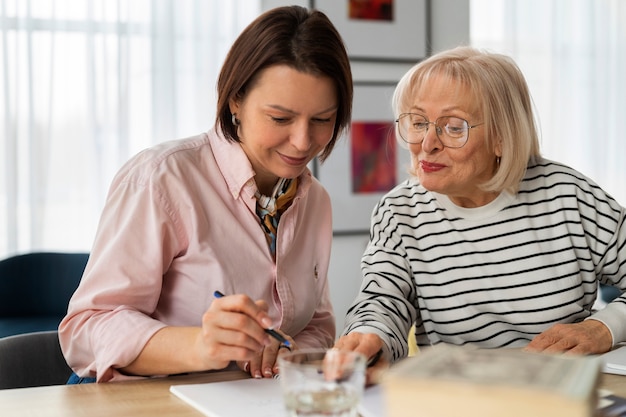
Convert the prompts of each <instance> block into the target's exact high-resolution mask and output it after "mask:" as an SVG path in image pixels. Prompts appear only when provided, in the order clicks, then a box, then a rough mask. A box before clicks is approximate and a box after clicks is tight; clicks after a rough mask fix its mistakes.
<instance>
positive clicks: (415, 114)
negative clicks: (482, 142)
mask: <svg viewBox="0 0 626 417" xmlns="http://www.w3.org/2000/svg"><path fill="white" fill-rule="evenodd" d="M410 115H413V116H419V117H423V118H424V120H425V121H426V124H427V125H428V126H427V127H426V131H425V132H424V137H423V138H422V140H421V141H420V142H409V141H408V140H406V139H405V138H404V136H402V129H401V128H400V119H402V118H403V117H406V116H410ZM446 117H447V118H450V117H454V118H456V119H459V120H463V121H464V122H465V124H466V125H467V138H465V142H463V144H462V145H461V146H448V145H446V144H445V143H443V140H441V137H440V136H439V132H440V131H442V132H443V128H442V127H440V126H439V125H437V122H438V121H439V120H440V119H444V118H446ZM395 122H396V123H397V126H398V133H399V134H400V137H401V138H402V140H403V141H404V142H405V143H408V144H410V145H419V144H421V143H423V142H424V139H426V135H427V134H428V129H429V128H430V125H433V126H435V135H436V136H437V139H439V142H441V145H442V146H443V147H444V148H450V149H461V148H462V147H464V146H465V145H466V144H467V142H468V141H469V132H470V129H473V128H475V127H478V126H481V125H484V124H485V122H481V123H476V124H475V125H470V123H469V122H468V121H467V120H465V119H464V118H462V117H458V116H447V115H444V116H439V117H437V118H436V119H435V121H434V122H431V121H430V120H428V117H426V116H424V115H423V114H420V113H411V112H409V113H400V115H398V118H397V119H396V120H395Z"/></svg>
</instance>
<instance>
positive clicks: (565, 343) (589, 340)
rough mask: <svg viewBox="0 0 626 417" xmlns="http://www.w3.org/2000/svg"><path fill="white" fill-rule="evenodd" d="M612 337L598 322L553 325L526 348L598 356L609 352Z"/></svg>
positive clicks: (536, 350) (587, 321) (611, 345)
mask: <svg viewBox="0 0 626 417" xmlns="http://www.w3.org/2000/svg"><path fill="white" fill-rule="evenodd" d="M612 347H613V337H612V336H611V332H610V331H609V329H608V328H607V327H606V326H605V325H604V324H603V323H602V322H600V321H598V320H593V319H591V320H585V321H582V322H580V323H574V324H555V325H554V326H552V327H550V328H549V329H548V330H546V331H545V332H543V333H541V334H539V335H538V336H536V337H535V338H534V339H533V340H532V341H531V342H530V343H529V344H528V346H526V348H525V350H527V351H529V352H545V353H561V352H563V353H572V354H581V355H589V354H600V353H605V352H608V351H609V350H611V348H612Z"/></svg>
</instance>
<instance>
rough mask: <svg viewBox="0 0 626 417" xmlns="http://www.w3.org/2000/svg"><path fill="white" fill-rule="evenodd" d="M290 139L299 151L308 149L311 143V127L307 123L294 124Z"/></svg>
mask: <svg viewBox="0 0 626 417" xmlns="http://www.w3.org/2000/svg"><path fill="white" fill-rule="evenodd" d="M290 141H291V143H292V144H293V146H295V147H296V149H298V150H299V151H308V150H309V149H310V148H311V144H312V139H311V129H310V127H309V125H308V123H307V124H298V125H296V126H294V130H293V131H292V132H291V138H290Z"/></svg>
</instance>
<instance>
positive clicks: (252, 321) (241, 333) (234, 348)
mask: <svg viewBox="0 0 626 417" xmlns="http://www.w3.org/2000/svg"><path fill="white" fill-rule="evenodd" d="M267 311H268V306H267V303H265V301H253V300H252V299H251V298H250V297H248V296H246V295H242V294H237V295H231V296H227V297H223V298H219V299H215V300H214V301H213V302H212V303H211V305H210V307H209V309H208V310H207V311H206V312H205V313H204V315H203V316H202V331H201V333H200V337H199V340H198V348H199V349H198V352H199V355H200V360H201V361H202V362H204V363H205V365H207V369H221V368H224V367H226V366H228V364H229V363H230V361H237V362H246V361H250V360H252V359H254V358H255V357H256V356H257V355H258V354H259V352H262V351H263V350H264V348H265V347H266V346H269V345H272V343H273V342H272V340H273V339H272V338H271V337H270V336H269V335H268V334H267V333H266V332H265V330H264V329H265V328H267V327H271V325H272V321H271V319H270V317H269V315H268V314H267Z"/></svg>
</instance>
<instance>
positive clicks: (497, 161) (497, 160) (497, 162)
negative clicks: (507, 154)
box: [496, 156, 500, 166]
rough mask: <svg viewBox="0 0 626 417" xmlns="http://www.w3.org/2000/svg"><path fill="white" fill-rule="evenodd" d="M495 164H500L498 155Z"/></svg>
mask: <svg viewBox="0 0 626 417" xmlns="http://www.w3.org/2000/svg"><path fill="white" fill-rule="evenodd" d="M496 165H498V166H500V157H499V156H496Z"/></svg>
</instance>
